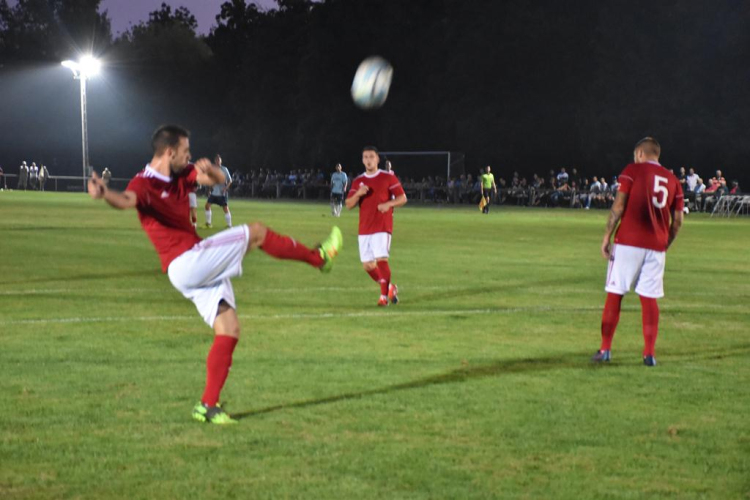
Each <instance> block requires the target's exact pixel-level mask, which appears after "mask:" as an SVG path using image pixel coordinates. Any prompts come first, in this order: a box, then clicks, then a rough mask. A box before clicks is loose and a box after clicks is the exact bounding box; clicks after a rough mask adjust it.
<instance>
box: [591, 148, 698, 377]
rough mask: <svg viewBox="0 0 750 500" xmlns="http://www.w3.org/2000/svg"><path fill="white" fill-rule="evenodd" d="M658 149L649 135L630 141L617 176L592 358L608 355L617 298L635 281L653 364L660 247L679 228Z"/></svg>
mask: <svg viewBox="0 0 750 500" xmlns="http://www.w3.org/2000/svg"><path fill="white" fill-rule="evenodd" d="M660 154H661V146H659V143H658V142H656V140H655V139H653V138H651V137H646V138H644V139H641V140H640V141H638V143H637V144H636V145H635V151H634V152H633V156H634V163H631V164H630V165H628V166H627V167H625V170H623V171H622V173H621V174H620V176H619V177H618V179H619V181H620V188H619V189H618V190H617V196H616V197H615V201H614V204H613V205H612V210H611V212H610V214H609V220H608V221H607V229H606V231H605V232H604V240H603V241H602V248H601V251H602V255H603V256H604V258H605V259H608V260H609V270H608V272H607V282H606V286H605V288H604V289H605V290H606V291H607V300H606V302H605V304H604V313H603V314H602V343H601V348H600V349H599V350H598V351H597V352H596V354H594V356H593V357H592V358H591V360H592V361H593V362H595V363H601V362H607V361H609V360H610V359H611V353H610V349H611V347H612V338H613V337H614V335H615V329H616V328H617V322H618V321H619V319H620V304H621V302H622V297H623V295H625V294H626V293H628V292H629V291H630V288H631V287H632V286H633V285H635V293H637V294H638V295H639V296H640V299H641V310H642V321H643V340H644V348H643V363H644V364H645V365H646V366H656V358H655V357H654V346H655V345H656V336H657V334H658V332H659V306H658V305H657V303H656V299H659V298H661V297H663V296H664V263H665V259H666V251H667V249H668V248H669V246H670V245H671V244H672V243H673V242H674V240H675V238H676V237H677V233H678V232H679V231H680V227H681V226H682V208H683V206H684V199H683V194H682V188H681V187H680V181H678V180H677V177H675V176H674V174H672V173H671V172H670V171H669V170H667V169H666V168H664V167H662V166H661V165H660V164H659V156H660ZM618 222H619V223H620V225H619V227H618V226H617V223H618ZM615 228H617V231H616V234H615V244H614V245H612V244H611V242H610V240H611V238H612V234H613V233H615Z"/></svg>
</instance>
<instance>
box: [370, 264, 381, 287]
mask: <svg viewBox="0 0 750 500" xmlns="http://www.w3.org/2000/svg"><path fill="white" fill-rule="evenodd" d="M367 274H369V275H370V278H372V279H373V281H374V282H375V283H380V269H378V268H377V267H375V268H373V269H370V270H369V271H367Z"/></svg>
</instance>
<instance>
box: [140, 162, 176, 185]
mask: <svg viewBox="0 0 750 500" xmlns="http://www.w3.org/2000/svg"><path fill="white" fill-rule="evenodd" d="M144 170H145V171H146V172H148V174H149V177H156V178H157V179H159V180H160V181H164V182H172V178H171V177H168V176H166V175H164V174H160V173H159V172H157V171H156V170H154V169H153V168H151V164H150V163H149V164H148V165H146V168H145V169H144Z"/></svg>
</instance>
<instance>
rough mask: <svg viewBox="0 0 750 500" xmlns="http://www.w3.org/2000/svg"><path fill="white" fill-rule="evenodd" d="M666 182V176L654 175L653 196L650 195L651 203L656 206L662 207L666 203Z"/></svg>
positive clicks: (667, 194)
mask: <svg viewBox="0 0 750 500" xmlns="http://www.w3.org/2000/svg"><path fill="white" fill-rule="evenodd" d="M668 182H669V180H668V179H667V178H666V177H661V176H659V175H655V176H654V196H652V197H651V203H653V204H654V206H655V207H656V208H664V206H665V205H666V204H667V197H668V196H669V191H667V183H668Z"/></svg>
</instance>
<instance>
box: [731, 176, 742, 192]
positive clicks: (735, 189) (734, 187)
mask: <svg viewBox="0 0 750 500" xmlns="http://www.w3.org/2000/svg"><path fill="white" fill-rule="evenodd" d="M729 194H732V195H740V194H742V190H741V189H740V183H739V182H737V181H736V180H734V181H732V189H730V190H729Z"/></svg>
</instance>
